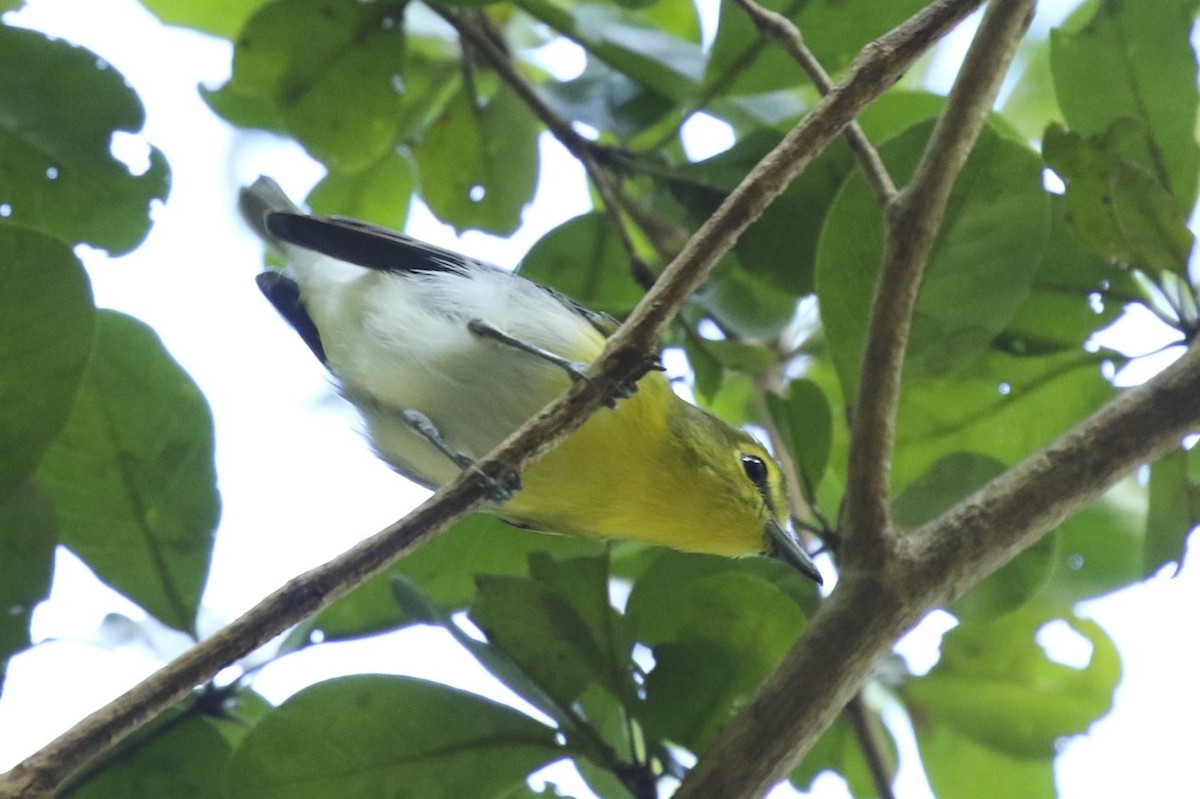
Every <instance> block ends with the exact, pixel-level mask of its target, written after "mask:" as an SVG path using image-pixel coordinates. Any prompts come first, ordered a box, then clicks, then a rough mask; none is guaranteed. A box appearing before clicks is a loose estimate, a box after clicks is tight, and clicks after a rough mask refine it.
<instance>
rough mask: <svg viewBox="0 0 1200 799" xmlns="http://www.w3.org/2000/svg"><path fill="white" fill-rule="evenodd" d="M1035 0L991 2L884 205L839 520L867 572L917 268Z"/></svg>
mask: <svg viewBox="0 0 1200 799" xmlns="http://www.w3.org/2000/svg"><path fill="white" fill-rule="evenodd" d="M1035 5H1036V0H993V2H992V3H990V4H989V5H988V10H987V13H986V14H985V15H984V18H983V22H982V23H981V24H980V27H979V31H978V32H977V34H976V36H975V40H974V41H973V42H972V44H971V48H970V50H969V51H968V52H967V57H966V60H965V61H964V63H963V66H962V69H961V71H960V72H959V74H958V78H957V79H956V80H955V83H954V88H953V89H952V90H951V92H950V97H949V99H948V100H947V103H946V109H945V111H944V112H943V113H942V115H941V117H939V118H938V121H937V125H936V126H935V127H934V130H933V133H932V135H931V136H930V138H929V142H928V144H927V145H926V148H925V153H924V155H922V157H921V160H920V162H919V163H918V164H917V168H916V171H915V172H914V174H913V177H912V180H911V181H910V182H909V184H908V185H907V186H906V187H905V188H904V190H903V191H902V192H901V193H900V194H899V195H898V196H897V197H896V199H895V200H894V201H893V202H892V204H891V205H890V206H889V207H888V209H887V240H886V243H885V246H884V254H883V265H882V267H881V271H880V277H879V283H878V284H877V285H876V288H875V300H874V307H873V309H872V311H871V321H870V326H869V329H868V331H867V338H866V345H865V348H864V351H863V359H862V367H861V373H860V377H859V382H858V391H857V399H856V401H855V406H854V413H853V416H852V418H851V443H850V460H849V467H848V475H847V491H846V501H845V507H846V516H845V520H844V525H845V526H844V531H843V532H844V540H845V541H846V545H847V546H846V549H845V551H844V553H843V554H844V556H845V565H847V566H860V567H864V568H870V567H871V566H870V564H871V563H872V562H873V560H875V559H876V558H877V557H878V556H879V555H881V554H882V553H883V552H885V551H886V549H885V547H883V546H882V545H881V539H882V538H883V537H884V536H885V535H886V534H887V530H888V527H889V525H890V523H891V514H890V512H889V508H888V504H889V493H890V490H891V486H890V483H891V480H890V477H891V460H892V452H893V450H894V449H895V443H896V409H897V406H898V404H899V400H900V378H901V373H902V371H903V367H904V353H905V350H906V349H907V346H908V336H909V332H910V330H911V327H912V318H913V311H914V309H915V307H916V303H917V292H918V289H919V288H920V285H921V279H922V277H923V275H924V271H925V264H926V261H927V260H928V258H929V253H930V251H931V250H932V248H933V242H934V238H935V237H936V236H937V232H938V230H939V228H940V227H941V223H942V215H943V214H944V213H945V210H946V204H947V202H948V201H949V199H950V191H951V189H952V188H953V186H954V182H955V180H956V179H957V178H958V174H959V172H960V171H961V170H962V167H963V164H965V163H966V160H967V156H968V155H969V154H970V152H971V149H972V148H973V147H974V146H975V141H976V139H978V137H979V133H980V131H981V130H982V129H983V125H984V121H985V120H986V118H987V114H988V111H989V110H990V109H991V107H992V103H993V102H995V99H996V95H997V94H998V93H999V91H1000V84H1001V82H1002V81H1003V78H1004V74H1005V72H1006V71H1007V70H1008V65H1009V64H1010V63H1011V62H1012V58H1013V54H1014V53H1015V52H1016V46H1017V42H1018V41H1020V39H1021V36H1022V35H1023V34H1024V32H1025V29H1026V28H1027V27H1028V26H1029V22H1030V20H1031V19H1032V17H1033V8H1034V6H1035Z"/></svg>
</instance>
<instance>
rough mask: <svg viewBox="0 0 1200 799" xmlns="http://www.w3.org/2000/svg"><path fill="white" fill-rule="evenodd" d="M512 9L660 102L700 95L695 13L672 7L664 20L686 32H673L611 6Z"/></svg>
mask: <svg viewBox="0 0 1200 799" xmlns="http://www.w3.org/2000/svg"><path fill="white" fill-rule="evenodd" d="M515 4H516V6H517V7H518V8H520V9H521V10H523V11H525V12H526V13H528V14H530V15H531V16H533V17H534V18H536V19H538V20H541V21H542V22H544V23H546V24H547V25H548V26H550V27H551V28H553V29H554V30H556V31H558V32H559V33H561V34H562V35H563V36H566V37H567V38H568V39H570V40H571V41H573V42H575V43H576V44H578V45H580V46H581V47H583V48H584V49H586V50H587V51H588V53H589V54H590V55H592V56H595V57H596V58H599V59H600V60H601V61H603V62H604V63H606V64H607V65H608V66H610V67H612V68H613V69H616V70H618V71H620V72H622V73H624V74H625V75H627V76H629V77H630V78H631V79H632V80H634V81H637V82H638V83H640V84H641V85H643V86H645V87H646V88H648V89H652V90H654V91H655V92H657V93H658V94H660V95H662V96H663V97H668V98H670V99H672V100H674V101H676V102H680V101H684V100H686V99H687V98H690V97H694V96H696V94H697V92H698V91H699V84H700V80H701V77H702V76H703V74H704V53H703V51H702V50H701V48H700V45H699V43H698V42H696V41H694V40H690V39H691V36H690V34H691V33H692V29H693V25H694V20H695V11H694V10H686V11H685V10H684V8H685V7H684V6H682V5H680V4H676V5H675V6H674V7H673V8H672V9H671V10H673V11H675V12H676V13H674V14H670V15H668V16H669V17H673V18H675V19H678V20H682V21H683V24H684V25H685V26H686V30H677V31H675V32H672V31H670V30H668V29H667V28H666V26H664V25H662V24H660V23H659V22H657V21H650V20H649V19H647V17H645V16H642V15H641V14H639V13H637V12H632V11H628V10H626V9H623V8H619V7H617V6H614V5H612V4H609V3H597V2H586V0H577V1H576V2H569V3H568V2H563V0H516V3H515ZM664 10H666V9H664ZM680 11H683V13H679V12H680ZM677 24H678V23H677ZM679 33H685V34H686V35H688V38H682V37H681V36H680V35H678V34H679Z"/></svg>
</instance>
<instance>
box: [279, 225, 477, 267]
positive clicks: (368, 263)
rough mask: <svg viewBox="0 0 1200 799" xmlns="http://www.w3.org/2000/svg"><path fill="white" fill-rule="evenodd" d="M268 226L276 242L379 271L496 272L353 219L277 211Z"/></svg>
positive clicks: (472, 261) (452, 254)
mask: <svg viewBox="0 0 1200 799" xmlns="http://www.w3.org/2000/svg"><path fill="white" fill-rule="evenodd" d="M266 227H267V230H268V231H269V232H270V234H271V235H272V236H273V237H275V238H276V239H279V240H280V241H284V242H287V243H288V244H294V245H296V246H297V247H303V248H304V249H306V250H313V251H315V252H319V253H321V254H322V255H328V256H330V257H331V258H337V259H338V260H339V261H346V262H348V263H352V264H355V265H356V266H362V267H366V268H367V269H376V270H379V271H383V272H444V271H447V270H461V269H465V268H478V267H484V268H488V269H496V268H497V267H494V266H492V265H491V264H485V263H483V262H481V261H477V260H475V259H473V258H468V257H467V256H465V255H460V254H458V253H456V252H451V251H450V250H443V249H442V248H441V247H435V246H433V245H432V244H426V243H425V242H423V241H418V240H417V239H414V238H410V237H409V236H405V235H404V234H403V233H396V232H395V231H391V230H387V229H386V228H381V227H377V226H376V225H371V224H368V223H367V222H359V221H358V220H356V219H346V218H343V217H338V216H312V215H309V214H296V213H291V212H287V211H275V212H273V213H268V214H267V215H266Z"/></svg>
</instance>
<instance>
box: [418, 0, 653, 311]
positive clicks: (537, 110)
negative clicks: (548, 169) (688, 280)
mask: <svg viewBox="0 0 1200 799" xmlns="http://www.w3.org/2000/svg"><path fill="white" fill-rule="evenodd" d="M430 8H432V9H433V10H434V12H435V13H436V14H437V15H438V16H440V17H441V18H442V19H444V20H446V22H448V23H450V25H452V26H453V27H454V30H456V31H458V35H459V37H460V38H461V39H462V40H463V41H464V42H468V43H469V44H470V45H471V46H472V47H473V48H474V49H475V50H476V51H478V52H479V54H480V55H482V56H483V57H484V58H485V59H486V60H487V62H488V64H489V65H490V66H491V67H492V69H494V70H495V71H496V74H497V75H499V76H500V79H501V80H503V81H504V82H505V83H506V84H508V86H509V87H510V88H511V89H512V90H513V91H515V92H516V93H517V96H519V97H520V98H521V101H522V102H524V103H525V106H526V107H527V108H528V109H529V110H530V111H531V112H532V113H533V115H534V116H535V117H537V118H538V119H539V120H540V121H541V123H542V124H543V125H545V126H546V129H547V130H549V131H550V135H552V136H553V137H554V138H555V139H557V140H558V141H559V143H560V144H562V146H563V147H565V148H566V150H567V152H569V153H570V154H571V155H572V156H574V157H575V159H576V160H577V161H579V163H581V164H582V165H583V169H584V171H585V172H587V176H588V179H589V180H590V181H591V182H592V185H593V186H595V187H596V191H597V193H599V195H600V199H601V200H602V201H603V202H604V211H605V213H606V214H607V215H608V217H609V220H610V221H611V222H612V227H613V231H614V232H615V233H616V234H617V238H618V239H619V240H620V242H621V246H622V248H624V250H625V255H626V257H627V258H628V259H629V263H630V268H631V269H632V270H633V275H634V278H635V279H637V280H638V282H639V283H641V284H642V285H643V287H646V288H648V287H649V283H653V273H652V272H651V270H650V268H649V266H648V265H647V264H646V263H645V261H643V260H642V258H641V256H639V255H638V253H637V249H636V248H635V247H634V244H633V239H631V238H630V236H629V231H628V230H627V229H626V228H625V220H624V219H623V218H622V217H621V209H622V208H623V207H624V206H625V205H626V203H625V202H624V198H622V197H621V194H620V192H619V191H618V190H617V188H616V187H615V186H614V185H613V183H612V180H610V176H609V174H608V173H607V171H606V170H605V169H604V168H603V167H602V166H601V165H600V163H599V162H598V161H597V159H596V152H595V149H596V148H595V145H594V144H593V142H591V141H588V140H587V139H586V138H584V137H583V136H582V135H580V133H579V132H578V131H576V130H575V128H573V127H572V126H571V124H570V123H569V122H567V121H566V120H564V119H563V118H562V117H560V116H559V115H558V114H556V113H555V112H554V109H552V108H550V106H548V105H547V104H546V102H545V100H543V99H542V97H541V95H539V94H538V93H537V90H536V89H535V88H534V87H533V85H532V84H530V83H529V81H527V80H525V78H524V76H522V75H521V73H520V72H518V71H517V68H516V66H514V65H513V62H512V58H510V57H509V55H508V53H507V52H505V51H504V50H503V49H501V48H500V47H499V46H498V45H497V44H496V42H495V35H494V33H492V34H489V32H488V31H487V30H481V29H479V28H477V27H475V26H474V25H472V24H470V23H469V22H467V20H465V19H464V18H462V17H461V16H459V15H458V14H456V13H454V12H453V11H450V10H448V9H445V8H442V7H441V6H437V5H431V6H430ZM481 17H482V18H483V19H484V20H487V19H488V18H487V16H486V15H484V14H482V12H481Z"/></svg>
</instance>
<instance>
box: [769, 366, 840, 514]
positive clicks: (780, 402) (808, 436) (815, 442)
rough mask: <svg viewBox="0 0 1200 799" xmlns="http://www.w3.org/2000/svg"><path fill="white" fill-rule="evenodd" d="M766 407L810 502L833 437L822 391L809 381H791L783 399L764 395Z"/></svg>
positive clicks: (823, 468)
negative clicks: (786, 394)
mask: <svg viewBox="0 0 1200 799" xmlns="http://www.w3.org/2000/svg"><path fill="white" fill-rule="evenodd" d="M767 410H768V411H770V413H771V419H772V420H774V422H775V426H776V427H777V428H779V433H780V435H781V436H782V437H783V443H784V446H786V447H787V450H788V454H789V455H791V456H792V461H793V462H794V463H795V464H796V471H797V472H798V474H799V477H800V481H801V483H802V484H803V485H802V487H803V489H804V494H805V496H806V497H808V498H809V500H810V501H811V500H812V498H813V497H814V496H815V495H816V490H817V486H819V485H820V484H821V478H822V477H824V476H825V467H826V466H828V465H829V446H830V443H831V441H832V438H833V412H832V411H831V410H830V408H829V400H827V399H826V398H825V392H823V391H821V387H820V386H818V385H817V384H816V383H814V382H813V381H811V380H793V381H792V382H791V383H789V384H788V396H787V398H786V399H785V398H783V397H780V396H778V395H776V394H768V395H767Z"/></svg>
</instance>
